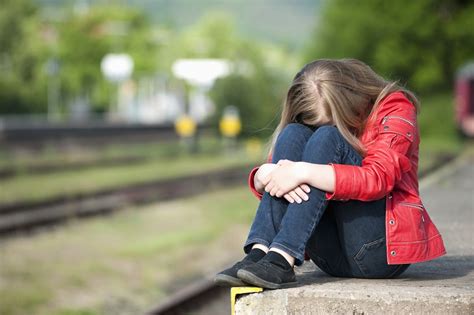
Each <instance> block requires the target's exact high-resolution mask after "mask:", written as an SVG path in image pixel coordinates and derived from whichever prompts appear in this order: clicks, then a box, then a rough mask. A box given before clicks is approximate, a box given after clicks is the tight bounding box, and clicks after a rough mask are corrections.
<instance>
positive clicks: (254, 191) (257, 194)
mask: <svg viewBox="0 0 474 315" xmlns="http://www.w3.org/2000/svg"><path fill="white" fill-rule="evenodd" d="M271 162H272V155H271V154H269V155H268V156H267V163H271ZM258 169H259V166H257V167H254V168H253V169H252V170H251V171H250V174H249V177H248V181H247V182H248V185H249V188H250V191H251V192H252V194H254V195H255V197H257V198H258V199H262V196H263V194H262V193H260V192H258V190H257V189H255V181H254V178H255V174H256V173H257V171H258Z"/></svg>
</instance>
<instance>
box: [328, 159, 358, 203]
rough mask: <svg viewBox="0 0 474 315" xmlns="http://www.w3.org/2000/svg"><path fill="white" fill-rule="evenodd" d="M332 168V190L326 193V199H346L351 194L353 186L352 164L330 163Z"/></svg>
mask: <svg viewBox="0 0 474 315" xmlns="http://www.w3.org/2000/svg"><path fill="white" fill-rule="evenodd" d="M329 165H331V166H332V168H333V170H334V176H335V181H334V192H333V193H328V192H327V193H326V199H327V200H348V199H350V198H349V197H350V196H351V195H352V194H353V191H352V190H353V188H354V185H353V183H354V180H353V178H354V176H353V172H352V170H353V168H354V166H353V165H345V164H333V163H330V164H329Z"/></svg>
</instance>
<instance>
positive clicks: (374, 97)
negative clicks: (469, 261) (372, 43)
mask: <svg viewBox="0 0 474 315" xmlns="http://www.w3.org/2000/svg"><path fill="white" fill-rule="evenodd" d="M417 111H418V101H417V99H416V98H415V96H414V95H413V94H412V93H411V92H409V91H407V90H405V89H404V88H402V87H400V86H399V85H398V84H397V83H395V82H388V81H385V80H384V79H383V78H381V77H380V76H379V75H377V74H376V73H375V72H374V71H373V70H372V69H371V68H370V67H368V66H367V65H366V64H364V63H362V62H360V61H358V60H353V59H342V60H316V61H313V62H311V63H309V64H307V65H306V66H305V67H304V68H303V69H302V70H301V71H300V72H299V73H298V74H297V75H296V77H295V78H294V80H293V83H292V84H291V86H290V88H289V90H288V94H287V97H286V102H285V104H284V107H283V112H282V115H281V121H280V124H279V126H278V128H277V129H276V131H275V134H274V140H273V142H272V143H273V144H272V149H271V163H266V164H263V165H261V166H260V167H258V168H255V169H254V170H252V172H251V173H250V176H249V185H250V188H251V190H252V191H253V193H254V194H255V195H256V196H257V197H259V198H260V199H261V201H260V204H259V206H258V209H257V213H256V216H255V219H254V221H253V224H252V227H251V229H250V233H249V235H248V238H247V241H246V243H245V245H244V251H245V253H247V256H246V257H245V258H244V259H243V260H242V261H239V262H238V263H236V264H235V265H234V266H232V267H231V268H229V269H226V270H224V271H222V272H220V273H219V274H217V275H216V277H215V281H216V283H218V284H221V285H229V286H239V285H246V284H249V285H254V286H259V287H263V288H268V289H277V288H281V287H284V286H287V285H291V284H293V283H294V282H295V273H294V271H293V267H294V265H301V264H302V263H303V261H304V258H305V252H306V254H307V255H308V256H309V258H311V260H312V261H313V262H314V263H316V265H317V266H318V267H319V268H320V269H321V270H323V271H324V272H326V273H327V274H329V275H332V276H336V277H358V278H391V277H396V276H398V275H400V274H401V273H402V272H403V271H405V270H406V269H407V267H408V266H409V264H411V263H416V262H421V261H426V260H430V259H434V258H436V257H439V256H441V255H443V254H445V252H446V251H445V248H444V244H443V241H442V239H441V235H440V234H439V232H438V230H437V229H436V227H435V225H434V224H433V223H432V221H431V219H430V217H429V216H428V213H427V212H426V210H425V208H424V206H423V204H422V202H421V199H420V196H419V192H418V178H417V169H418V145H419V141H420V140H419V134H418V128H417V123H416V115H417Z"/></svg>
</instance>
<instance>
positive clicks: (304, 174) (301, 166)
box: [296, 162, 309, 184]
mask: <svg viewBox="0 0 474 315" xmlns="http://www.w3.org/2000/svg"><path fill="white" fill-rule="evenodd" d="M308 166H309V163H307V162H296V167H297V171H296V173H297V176H298V181H299V182H300V183H302V184H305V183H308V180H309V178H308V174H309V169H308Z"/></svg>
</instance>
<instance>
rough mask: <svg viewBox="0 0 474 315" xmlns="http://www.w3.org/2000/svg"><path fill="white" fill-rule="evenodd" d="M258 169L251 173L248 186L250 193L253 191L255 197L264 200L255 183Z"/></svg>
mask: <svg viewBox="0 0 474 315" xmlns="http://www.w3.org/2000/svg"><path fill="white" fill-rule="evenodd" d="M258 169H259V167H258V166H257V167H254V168H253V169H252V170H251V171H250V174H249V178H248V185H249V188H250V191H252V193H253V194H254V195H255V197H257V198H258V199H262V196H263V194H262V193H260V192H258V191H257V189H255V182H254V178H255V173H257V171H258Z"/></svg>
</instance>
